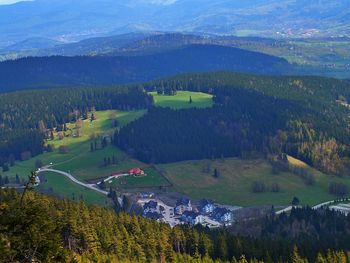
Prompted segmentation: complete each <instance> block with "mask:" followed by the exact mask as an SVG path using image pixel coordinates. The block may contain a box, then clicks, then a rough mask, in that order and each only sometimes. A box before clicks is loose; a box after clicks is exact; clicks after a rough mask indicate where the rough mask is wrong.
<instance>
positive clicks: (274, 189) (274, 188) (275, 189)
mask: <svg viewBox="0 0 350 263" xmlns="http://www.w3.org/2000/svg"><path fill="white" fill-rule="evenodd" d="M280 191H281V187H280V185H279V184H278V183H274V184H272V186H271V192H273V193H279V192H280Z"/></svg>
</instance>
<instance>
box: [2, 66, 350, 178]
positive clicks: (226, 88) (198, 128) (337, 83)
mask: <svg viewBox="0 0 350 263" xmlns="http://www.w3.org/2000/svg"><path fill="white" fill-rule="evenodd" d="M349 87H350V84H349V82H348V81H345V80H336V79H330V78H320V77H269V76H256V75H255V76H254V75H245V74H238V73H230V72H217V73H201V74H187V75H180V76H177V77H173V78H169V79H163V80H160V81H154V82H148V83H143V84H138V85H136V84H135V85H129V86H116V87H90V88H79V87H72V88H56V89H45V90H33V91H22V92H12V93H3V94H0V110H1V112H2V114H1V115H0V124H1V126H2V129H1V131H0V150H1V151H0V153H1V154H0V164H4V163H7V164H11V163H13V160H19V159H23V153H25V154H24V156H25V157H28V156H35V155H37V154H39V153H41V152H43V151H44V150H45V147H44V143H43V142H44V139H45V138H46V137H48V134H47V132H48V131H50V130H51V129H53V128H57V129H64V123H66V122H69V121H74V120H75V119H76V118H78V117H85V118H86V117H87V112H88V111H89V110H91V109H96V110H106V109H120V110H132V109H141V108H148V109H149V111H148V113H147V114H146V115H145V116H144V117H143V118H140V119H138V120H137V121H135V122H132V123H130V124H129V125H127V126H126V127H124V128H122V129H121V130H120V131H118V132H117V133H116V136H115V140H114V141H115V143H116V145H118V146H119V147H121V148H122V149H124V150H125V151H127V152H128V153H129V154H130V155H132V156H134V157H136V158H138V159H140V160H142V161H145V162H149V163H167V162H174V161H180V160H189V159H202V158H221V157H233V156H236V157H241V158H249V157H251V156H256V154H258V155H260V156H264V157H268V156H269V155H274V156H276V155H280V154H283V153H287V154H290V155H291V156H294V157H296V158H298V159H301V160H303V161H305V162H306V163H308V164H310V165H312V166H314V167H316V168H318V169H320V170H322V171H324V172H327V173H331V174H344V173H346V171H347V170H348V166H349V164H348V161H347V157H348V156H349V146H350V136H349V135H350V134H349V124H348V115H349V108H348V106H347V102H348V100H349V99H350V89H349ZM177 90H190V91H201V92H206V93H210V94H213V96H214V98H213V100H214V106H213V107H212V108H207V109H196V108H192V109H186V110H171V109H162V108H156V107H154V106H152V103H153V100H152V97H151V96H150V95H148V94H147V93H146V92H147V91H157V92H158V93H160V94H164V96H167V95H171V94H174V93H176V91H177ZM189 103H190V98H189ZM194 103H195V102H194ZM145 131H147V132H145Z"/></svg>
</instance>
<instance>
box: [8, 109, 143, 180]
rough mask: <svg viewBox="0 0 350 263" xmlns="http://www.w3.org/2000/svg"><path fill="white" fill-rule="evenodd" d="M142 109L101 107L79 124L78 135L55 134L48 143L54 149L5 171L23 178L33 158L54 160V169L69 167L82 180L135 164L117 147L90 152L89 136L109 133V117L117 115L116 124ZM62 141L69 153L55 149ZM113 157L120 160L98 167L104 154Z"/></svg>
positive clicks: (46, 162) (122, 124)
mask: <svg viewBox="0 0 350 263" xmlns="http://www.w3.org/2000/svg"><path fill="white" fill-rule="evenodd" d="M143 114H144V111H133V112H120V111H100V112H96V113H95V116H96V120H95V121H93V122H90V121H89V120H85V121H84V122H83V124H82V128H81V136H80V137H73V136H69V137H65V138H64V139H62V140H59V138H58V136H57V134H55V138H54V140H52V141H49V142H48V143H50V144H53V145H55V150H54V151H53V152H50V153H48V152H46V153H44V154H41V155H39V156H36V157H35V158H32V159H30V160H28V161H23V162H17V163H16V165H15V166H14V167H11V169H10V171H9V172H7V173H6V175H8V176H9V177H10V178H14V177H15V175H16V174H18V175H19V176H20V177H22V178H26V177H27V175H28V174H29V173H30V171H32V170H34V169H35V161H36V160H41V161H42V162H43V164H44V165H49V164H50V163H52V164H53V168H54V169H58V170H63V171H70V172H71V173H72V174H73V175H74V176H76V177H77V178H79V179H81V180H89V179H92V178H97V177H104V176H108V175H109V174H110V173H111V172H114V171H124V170H125V169H128V168H130V167H134V166H135V165H136V166H138V165H139V164H140V162H138V161H136V160H133V159H130V158H128V157H127V155H126V154H124V153H123V152H121V151H120V150H119V149H117V148H115V147H113V146H108V147H106V148H105V149H102V150H97V151H94V152H90V141H91V139H90V137H91V136H99V135H102V136H104V135H112V134H113V132H114V129H115V128H113V126H112V120H113V119H117V120H118V122H119V126H124V125H126V124H127V123H129V122H131V121H133V120H135V119H137V118H139V117H141V116H142V115H143ZM74 126H75V124H68V125H67V127H68V128H69V129H72V132H70V131H68V132H67V134H68V135H70V134H71V133H73V131H74ZM61 145H65V146H66V147H67V148H68V153H66V154H61V153H59V151H58V148H59V146H61ZM113 155H115V157H116V158H117V159H118V161H119V165H115V166H108V167H101V164H102V163H103V158H104V157H112V156H113Z"/></svg>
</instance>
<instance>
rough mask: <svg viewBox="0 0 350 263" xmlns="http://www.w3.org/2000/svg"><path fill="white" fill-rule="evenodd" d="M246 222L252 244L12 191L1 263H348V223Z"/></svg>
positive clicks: (314, 216) (332, 218) (3, 207)
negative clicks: (249, 229)
mask: <svg viewBox="0 0 350 263" xmlns="http://www.w3.org/2000/svg"><path fill="white" fill-rule="evenodd" d="M247 223H248V224H250V226H249V227H251V226H252V225H253V226H254V228H255V229H256V231H255V235H256V238H251V237H242V236H240V235H237V236H236V235H233V234H231V233H230V232H229V231H227V230H226V229H223V230H212V231H211V230H209V229H203V228H201V227H198V228H192V227H190V226H176V227H175V228H171V227H170V226H169V225H166V224H161V223H158V222H156V221H151V220H146V219H144V218H142V217H137V216H130V215H126V214H124V213H120V214H115V212H114V211H112V210H108V209H106V208H101V207H87V206H86V205H85V204H84V203H75V202H72V201H69V200H58V199H53V198H49V197H46V196H43V195H39V194H34V193H31V192H27V194H26V195H25V196H24V198H23V200H21V195H20V194H18V193H16V192H15V191H14V190H13V191H11V190H1V189H0V261H1V262H48V263H49V262H86V263H88V262H111V263H112V262H113V263H117V262H178V263H182V262H186V263H187V262H193V263H199V262H204V263H212V262H216V263H221V262H233V263H247V262H252V263H258V262H259V263H263V262H266V263H270V262H281V263H283V262H295V263H305V262H307V261H306V258H307V259H308V260H309V262H320V263H321V262H327V263H333V262H349V260H350V254H349V253H347V251H349V249H350V243H349V231H350V222H349V217H345V216H342V215H339V214H336V213H335V212H318V211H312V210H311V209H300V210H293V211H292V215H291V216H287V215H281V216H273V214H271V216H269V217H267V218H266V219H265V220H261V221H260V220H258V221H255V220H254V221H252V220H250V221H249V222H247ZM242 227H248V226H247V225H245V223H244V222H243V225H241V224H240V223H238V224H237V225H236V226H235V228H236V230H235V231H237V229H238V231H240V230H239V228H242ZM305 229H308V230H309V231H306V232H305V231H304V230H305ZM315 229H317V234H316V232H314V231H313V230H315ZM285 231H286V232H285ZM286 233H288V235H287V236H286ZM333 241H334V242H333ZM297 247H299V251H300V253H298V250H297ZM243 255H245V256H243ZM340 259H342V260H340Z"/></svg>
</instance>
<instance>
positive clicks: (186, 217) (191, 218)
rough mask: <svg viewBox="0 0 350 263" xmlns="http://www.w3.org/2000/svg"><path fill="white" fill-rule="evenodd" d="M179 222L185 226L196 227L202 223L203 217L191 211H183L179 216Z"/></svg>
mask: <svg viewBox="0 0 350 263" xmlns="http://www.w3.org/2000/svg"><path fill="white" fill-rule="evenodd" d="M181 221H182V222H184V223H186V224H190V225H197V224H201V223H203V216H202V215H201V214H199V213H196V212H193V211H185V212H183V214H182V215H181Z"/></svg>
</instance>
